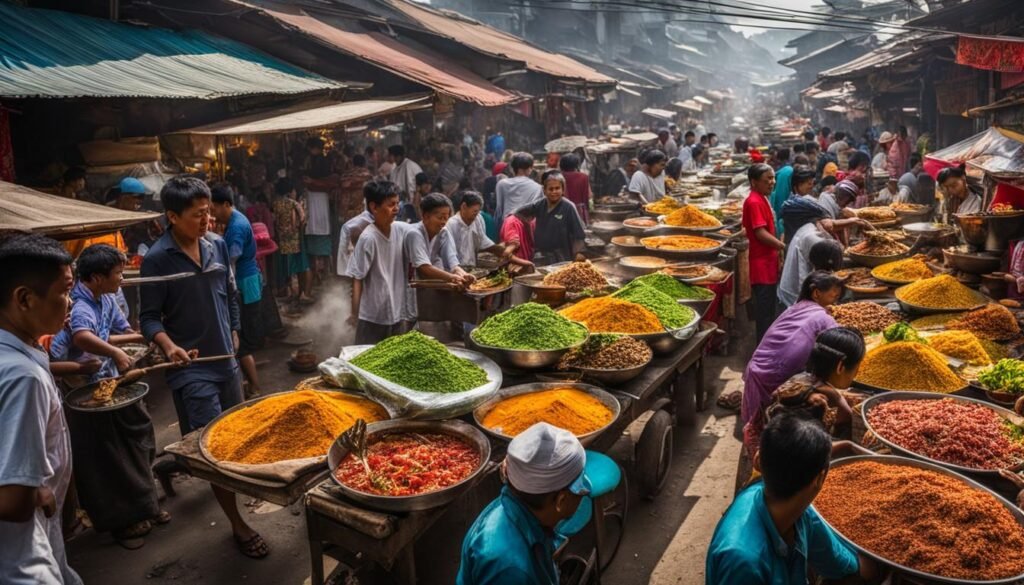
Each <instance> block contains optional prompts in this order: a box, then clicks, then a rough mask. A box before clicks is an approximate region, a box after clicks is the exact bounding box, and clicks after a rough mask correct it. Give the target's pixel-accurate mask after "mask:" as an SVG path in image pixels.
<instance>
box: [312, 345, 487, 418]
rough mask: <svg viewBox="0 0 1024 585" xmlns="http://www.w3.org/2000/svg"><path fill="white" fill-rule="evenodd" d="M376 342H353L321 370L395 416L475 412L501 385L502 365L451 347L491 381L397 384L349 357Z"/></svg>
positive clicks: (323, 363)
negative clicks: (445, 388) (440, 388)
mask: <svg viewBox="0 0 1024 585" xmlns="http://www.w3.org/2000/svg"><path fill="white" fill-rule="evenodd" d="M372 347H373V346H372V345H350V346H348V347H344V348H342V350H341V355H340V356H339V357H337V358H330V359H328V360H326V361H324V362H322V363H321V364H320V373H321V374H323V375H324V376H327V377H329V378H331V379H333V380H334V381H335V382H336V383H337V384H338V385H339V386H341V387H343V388H353V389H356V390H359V391H361V392H363V393H364V394H366V396H367V397H368V398H370V399H372V400H374V401H376V402H378V403H380V404H381V405H382V406H383V407H384V408H386V409H387V411H388V413H389V414H391V418H414V419H423V420H443V419H447V418H454V417H457V416H461V415H463V414H466V413H467V412H471V411H472V410H473V409H474V408H476V407H477V406H479V405H480V404H482V403H483V402H484V401H486V400H487V399H488V398H490V397H491V396H493V395H494V393H495V392H497V391H498V389H499V388H501V381H502V377H501V368H499V367H498V364H496V363H494V362H493V361H492V360H491V359H490V358H488V357H486V356H484V355H482V354H480V353H477V352H475V351H470V350H468V349H461V348H455V347H450V348H448V351H450V352H451V353H452V354H454V355H456V356H458V357H461V358H465V359H468V360H470V361H471V362H473V363H475V364H476V365H478V366H480V367H481V368H483V370H484V372H485V373H486V374H487V383H486V384H484V385H483V386H479V387H477V388H473V389H472V390H466V391H465V392H453V393H448V394H445V393H441V392H420V391H419V390H412V389H410V388H406V387H404V386H400V385H398V384H395V383H394V382H390V381H388V380H385V379H384V378H381V377H379V376H376V375H374V374H371V373H370V372H367V371H366V370H363V369H361V368H358V367H356V366H353V365H352V364H351V362H350V361H349V360H352V359H355V358H356V356H358V355H360V354H361V353H363V352H364V351H367V350H368V349H370V348H372Z"/></svg>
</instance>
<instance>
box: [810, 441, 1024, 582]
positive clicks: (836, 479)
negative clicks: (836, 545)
mask: <svg viewBox="0 0 1024 585" xmlns="http://www.w3.org/2000/svg"><path fill="white" fill-rule="evenodd" d="M814 507H815V508H816V509H817V510H818V512H819V513H820V514H821V516H822V517H823V518H824V519H825V520H826V521H828V523H829V524H831V525H832V526H833V527H835V529H836V530H838V531H839V532H840V533H842V534H843V536H845V537H847V538H849V539H850V540H852V541H853V542H855V543H857V544H858V545H859V546H861V547H863V548H865V549H867V550H869V551H871V552H873V553H875V554H877V555H879V556H881V557H883V558H885V559H887V560H889V561H892V562H895V563H899V564H901V565H903V566H906V567H909V568H911V569H915V570H918V571H922V572H925V573H929V574H932V575H938V576H941V577H946V578H954V579H970V580H972V581H988V580H996V579H1005V578H1009V577H1014V576H1016V575H1020V574H1021V573H1024V529H1022V528H1021V526H1020V525H1019V524H1018V523H1017V521H1016V520H1015V519H1014V517H1013V515H1012V514H1011V513H1010V511H1009V510H1007V509H1006V507H1005V506H1004V505H1003V504H1002V503H1001V502H1000V501H999V500H997V499H996V498H994V497H993V496H992V495H991V494H988V493H986V492H982V491H980V490H977V489H975V488H973V487H971V486H970V485H968V484H966V483H964V482H963V481H961V480H959V479H957V478H955V477H951V476H948V475H944V474H941V473H937V472H934V471H929V470H925V469H917V468H914V467H909V466H904V465H896V464H890V463H881V462H876V461H858V462H855V463H851V464H849V465H844V466H842V467H838V468H836V469H833V470H831V471H829V474H828V478H827V479H826V480H825V485H824V487H823V488H822V490H821V493H819V494H818V497H817V498H816V499H815V500H814Z"/></svg>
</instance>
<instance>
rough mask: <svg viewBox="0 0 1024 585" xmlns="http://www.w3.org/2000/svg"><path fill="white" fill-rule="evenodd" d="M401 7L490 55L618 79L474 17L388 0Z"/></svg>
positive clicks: (576, 75) (590, 78)
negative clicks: (536, 45)
mask: <svg viewBox="0 0 1024 585" xmlns="http://www.w3.org/2000/svg"><path fill="white" fill-rule="evenodd" d="M388 1H389V3H390V4H391V5H392V6H394V7H395V8H396V9H397V10H400V11H401V12H403V13H404V14H405V15H407V16H409V17H410V18H412V19H414V20H416V21H417V22H419V23H420V24H422V25H423V26H424V27H426V28H427V29H429V30H430V31H432V32H434V33H436V34H439V35H441V36H444V37H447V38H449V39H452V40H454V41H456V42H458V43H461V44H464V45H467V46H470V47H472V48H474V49H476V50H477V51H480V52H482V53H486V54H488V55H495V56H499V57H504V58H507V59H512V60H514V61H523V62H525V63H526V68H527V69H529V70H531V71H536V72H540V73H545V74H547V75H551V76H554V77H557V78H559V79H565V80H571V81H579V82H583V83H587V84H591V85H614V84H615V80H614V79H612V78H611V77H608V76H607V75H604V74H602V73H600V72H598V71H596V70H594V69H592V68H590V67H588V66H586V65H584V64H582V63H579V62H577V61H574V60H573V59H571V58H569V57H566V56H565V55H560V54H558V53H554V52H550V51H546V50H544V49H541V48H538V47H535V46H533V45H531V44H529V43H528V42H526V41H525V40H523V39H521V38H519V37H516V36H513V35H511V34H509V33H507V32H504V31H501V30H498V29H496V28H493V27H490V26H487V25H486V24H483V23H481V22H478V21H475V20H471V19H469V18H466V17H465V16H463V15H461V14H458V13H455V12H451V11H447V10H446V11H444V12H441V11H437V10H434V9H431V8H428V7H426V6H422V5H419V4H415V3H413V2H409V1H408V0H388Z"/></svg>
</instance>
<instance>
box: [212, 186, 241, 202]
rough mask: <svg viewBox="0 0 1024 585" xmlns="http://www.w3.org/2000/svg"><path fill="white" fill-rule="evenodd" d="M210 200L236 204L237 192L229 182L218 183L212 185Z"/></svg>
mask: <svg viewBox="0 0 1024 585" xmlns="http://www.w3.org/2000/svg"><path fill="white" fill-rule="evenodd" d="M210 201H212V202H214V203H230V204H231V205H234V204H235V192H234V190H233V189H231V185H229V184H227V183H217V184H216V185H214V186H213V187H210Z"/></svg>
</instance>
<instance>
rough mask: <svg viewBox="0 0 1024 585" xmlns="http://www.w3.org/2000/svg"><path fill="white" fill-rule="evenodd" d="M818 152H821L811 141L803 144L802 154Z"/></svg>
mask: <svg viewBox="0 0 1024 585" xmlns="http://www.w3.org/2000/svg"><path fill="white" fill-rule="evenodd" d="M819 150H821V147H820V146H818V143H817V142H814V141H813V140H811V141H809V142H805V143H804V152H806V153H811V152H817V151H819Z"/></svg>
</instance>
